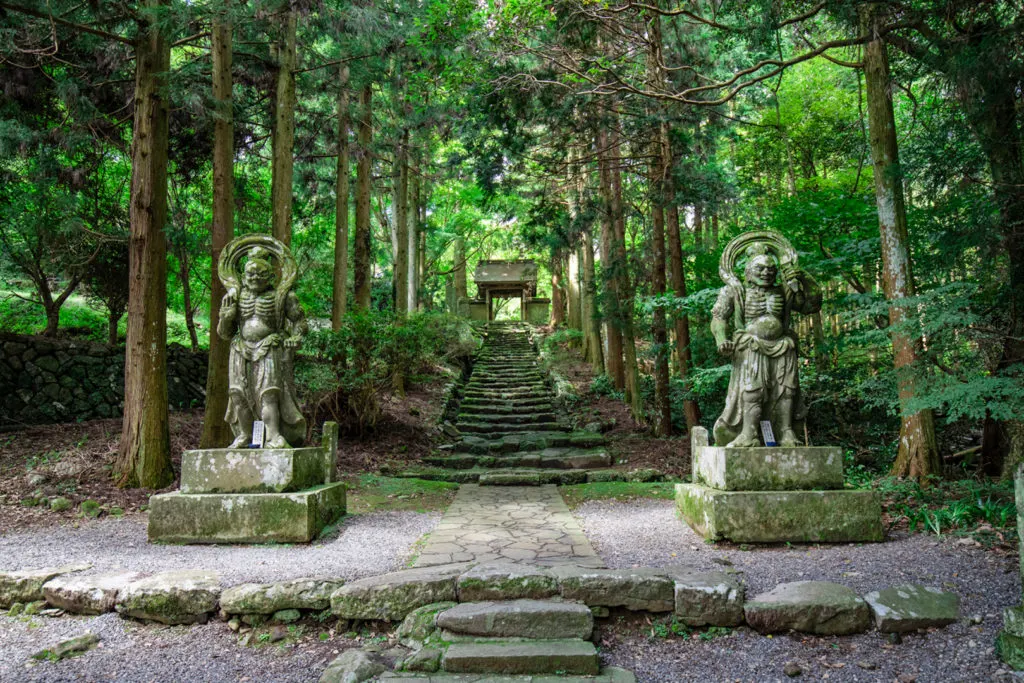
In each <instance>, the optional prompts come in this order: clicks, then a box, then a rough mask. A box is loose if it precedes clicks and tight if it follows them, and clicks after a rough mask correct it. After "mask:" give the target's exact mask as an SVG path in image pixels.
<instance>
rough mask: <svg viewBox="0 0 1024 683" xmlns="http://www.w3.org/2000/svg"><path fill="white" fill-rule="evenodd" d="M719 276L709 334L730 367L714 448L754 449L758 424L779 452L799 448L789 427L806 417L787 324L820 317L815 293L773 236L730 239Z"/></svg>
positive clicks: (784, 243) (787, 247)
mask: <svg viewBox="0 0 1024 683" xmlns="http://www.w3.org/2000/svg"><path fill="white" fill-rule="evenodd" d="M744 252H746V254H747V257H748V261H747V264H746V268H745V270H744V278H743V279H744V281H743V282H740V281H739V279H738V278H737V277H736V274H735V268H736V261H737V259H738V258H739V256H740V255H741V254H743V253H744ZM718 272H719V274H720V275H721V277H722V280H723V281H724V282H725V286H724V287H723V288H722V290H721V291H720V292H719V294H718V299H717V301H716V302H715V306H714V308H713V309H712V318H711V333H712V334H713V335H714V337H715V343H716V344H717V346H718V352H719V353H721V354H722V355H723V356H725V357H727V358H731V359H732V374H731V376H730V377H729V392H728V394H727V396H726V399H725V410H724V411H723V412H722V414H721V415H720V416H719V418H718V420H717V421H715V426H714V436H715V443H716V444H717V445H719V446H726V447H727V448H748V447H756V446H760V445H761V441H760V439H759V437H758V429H759V427H760V422H761V420H769V421H770V422H771V424H772V431H773V432H774V433H775V434H776V435H777V440H778V445H779V446H797V445H799V441H798V439H797V434H796V431H795V427H796V426H797V425H798V424H801V423H802V422H803V418H804V416H805V414H806V410H805V409H804V406H803V402H802V401H801V398H800V382H799V373H798V371H797V345H798V344H797V342H798V339H797V335H796V333H795V332H794V331H793V329H792V327H791V318H792V314H793V313H794V312H798V313H804V314H811V313H817V312H818V311H820V310H821V290H820V288H819V287H818V284H817V283H816V282H815V281H814V279H813V278H811V276H810V275H808V274H807V273H805V272H804V271H802V270H800V269H799V268H798V267H797V256H796V251H795V250H794V249H793V246H792V245H791V244H790V243H789V241H788V240H787V239H786V238H785V237H783V236H782V235H780V234H778V233H776V232H772V231H755V232H748V233H744V234H742V235H740V236H738V237H736V238H735V239H733V240H732V241H731V242H730V243H729V244H728V245H727V246H726V248H725V250H724V251H723V252H722V258H721V261H720V262H719V266H718ZM780 275H781V276H782V277H781V283H780V281H779V276H780ZM730 326H731V327H732V333H731V334H730V332H729V328H730Z"/></svg>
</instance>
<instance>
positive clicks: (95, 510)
mask: <svg viewBox="0 0 1024 683" xmlns="http://www.w3.org/2000/svg"><path fill="white" fill-rule="evenodd" d="M102 511H103V509H102V508H101V507H100V504H99V503H98V502H96V501H95V500H92V499H89V500H83V501H82V502H81V504H79V506H78V514H80V515H81V516H82V517H89V518H91V519H96V518H97V517H99V516H100V512H102Z"/></svg>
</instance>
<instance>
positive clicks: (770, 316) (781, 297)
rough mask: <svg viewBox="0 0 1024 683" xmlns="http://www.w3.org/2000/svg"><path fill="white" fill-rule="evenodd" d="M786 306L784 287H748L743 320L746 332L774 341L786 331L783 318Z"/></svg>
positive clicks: (744, 301) (744, 299)
mask: <svg viewBox="0 0 1024 683" xmlns="http://www.w3.org/2000/svg"><path fill="white" fill-rule="evenodd" d="M785 305H786V296H785V294H784V293H783V291H782V287H779V286H775V287H758V286H756V285H748V286H747V288H746V292H745V295H744V297H743V319H744V320H745V321H746V323H747V324H746V330H747V332H749V333H750V334H752V335H754V336H755V337H758V338H760V339H764V340H766V341H774V340H776V339H778V338H780V337H781V336H782V334H783V332H784V331H785V330H784V328H783V326H782V317H783V312H784V310H785Z"/></svg>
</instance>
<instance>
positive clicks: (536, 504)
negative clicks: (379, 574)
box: [415, 484, 604, 602]
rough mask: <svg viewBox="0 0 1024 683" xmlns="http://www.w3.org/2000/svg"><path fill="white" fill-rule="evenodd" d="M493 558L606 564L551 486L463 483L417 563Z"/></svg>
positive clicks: (425, 564) (490, 560) (419, 564)
mask: <svg viewBox="0 0 1024 683" xmlns="http://www.w3.org/2000/svg"><path fill="white" fill-rule="evenodd" d="M497 561H500V562H513V563H524V564H531V565H544V566H553V565H558V564H567V563H571V564H587V565H589V566H604V563H603V562H602V561H601V559H600V557H598V555H597V553H596V552H595V551H594V548H593V546H591V545H590V542H589V541H588V540H587V537H586V536H585V535H584V534H583V530H582V529H581V528H580V526H579V524H578V523H577V522H576V518H575V517H573V516H572V513H571V512H569V508H568V507H566V505H565V501H563V500H562V496H561V494H559V493H558V489H557V488H556V487H555V486H551V485H546V486H537V487H531V488H507V487H490V486H478V485H474V484H464V485H462V486H461V487H459V491H458V493H457V494H456V495H455V499H454V500H453V501H452V503H451V505H449V506H448V510H447V511H446V512H445V514H444V517H443V518H442V519H441V521H440V523H439V524H438V525H437V527H435V528H434V531H433V532H431V534H430V536H428V537H427V542H426V543H425V544H424V546H423V550H422V551H421V552H420V554H419V556H418V557H417V558H416V563H415V566H416V567H429V566H433V565H444V564H448V563H451V562H477V563H479V562H497ZM522 597H529V596H522ZM433 602H437V601H436V600H435V601H433Z"/></svg>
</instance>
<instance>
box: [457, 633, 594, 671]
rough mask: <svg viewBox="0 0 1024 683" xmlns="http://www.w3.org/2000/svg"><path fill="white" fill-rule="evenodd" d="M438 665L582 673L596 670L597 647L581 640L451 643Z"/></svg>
mask: <svg viewBox="0 0 1024 683" xmlns="http://www.w3.org/2000/svg"><path fill="white" fill-rule="evenodd" d="M441 667H442V668H443V669H444V670H445V671H447V672H450V673H481V674H556V673H557V674H581V675H587V676H595V675H597V674H598V673H599V670H600V664H599V662H598V657H597V650H596V649H595V648H594V645H593V643H588V642H586V641H582V640H541V641H535V642H513V643H454V644H452V645H451V646H450V647H449V648H448V650H447V651H446V652H445V654H444V658H443V659H442V660H441Z"/></svg>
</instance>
